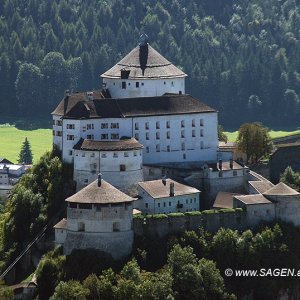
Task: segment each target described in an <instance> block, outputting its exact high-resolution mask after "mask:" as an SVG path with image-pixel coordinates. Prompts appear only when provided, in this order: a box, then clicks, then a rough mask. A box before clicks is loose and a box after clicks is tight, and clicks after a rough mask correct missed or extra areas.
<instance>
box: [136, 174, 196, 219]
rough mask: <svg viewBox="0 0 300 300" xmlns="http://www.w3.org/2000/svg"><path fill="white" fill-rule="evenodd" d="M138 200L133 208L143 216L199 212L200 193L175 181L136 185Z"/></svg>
mask: <svg viewBox="0 0 300 300" xmlns="http://www.w3.org/2000/svg"><path fill="white" fill-rule="evenodd" d="M138 191H139V199H138V200H137V201H136V202H135V203H134V207H135V208H136V209H138V210H140V211H141V212H143V213H144V214H168V213H176V212H188V211H199V210H200V191H199V190H197V189H196V188H193V187H191V186H188V185H184V184H181V183H179V182H176V181H175V180H171V179H165V178H163V179H162V180H152V181H144V182H139V183H138Z"/></svg>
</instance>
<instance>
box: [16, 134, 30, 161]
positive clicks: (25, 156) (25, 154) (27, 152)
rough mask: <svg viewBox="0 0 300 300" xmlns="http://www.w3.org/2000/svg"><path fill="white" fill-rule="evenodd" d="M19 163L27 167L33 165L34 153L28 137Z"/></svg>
mask: <svg viewBox="0 0 300 300" xmlns="http://www.w3.org/2000/svg"><path fill="white" fill-rule="evenodd" d="M18 162H19V163H20V164H25V165H31V164H32V152H31V147H30V144H29V141H28V140H27V137H26V138H25V141H24V143H23V145H22V148H21V151H20V154H19V160H18Z"/></svg>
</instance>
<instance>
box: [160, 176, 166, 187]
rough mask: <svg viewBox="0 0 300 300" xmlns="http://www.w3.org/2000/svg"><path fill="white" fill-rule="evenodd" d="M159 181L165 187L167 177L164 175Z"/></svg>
mask: <svg viewBox="0 0 300 300" xmlns="http://www.w3.org/2000/svg"><path fill="white" fill-rule="evenodd" d="M161 181H162V184H163V185H164V186H166V185H167V177H166V176H165V175H164V176H163V177H162V178H161Z"/></svg>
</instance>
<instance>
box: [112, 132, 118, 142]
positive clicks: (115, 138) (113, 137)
mask: <svg viewBox="0 0 300 300" xmlns="http://www.w3.org/2000/svg"><path fill="white" fill-rule="evenodd" d="M110 138H111V139H112V140H118V139H119V134H118V133H112V134H111V135H110Z"/></svg>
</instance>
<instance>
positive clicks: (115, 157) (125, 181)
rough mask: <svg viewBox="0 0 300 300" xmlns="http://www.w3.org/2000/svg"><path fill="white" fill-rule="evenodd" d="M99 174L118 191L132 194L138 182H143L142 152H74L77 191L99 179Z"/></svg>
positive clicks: (74, 176) (139, 150)
mask: <svg viewBox="0 0 300 300" xmlns="http://www.w3.org/2000/svg"><path fill="white" fill-rule="evenodd" d="M98 173H101V174H102V177H103V179H104V180H106V181H107V182H109V183H110V184H112V185H113V186H115V187H117V188H118V189H120V190H122V191H124V192H130V191H131V189H133V188H134V186H135V185H136V184H137V182H139V181H143V157H142V150H141V149H138V150H126V151H124V150H122V151H117V150H115V151H86V150H74V173H73V179H74V180H75V181H76V183H77V185H76V190H77V191H78V190H80V189H82V188H83V187H85V186H87V185H88V184H90V183H91V182H93V181H94V180H95V179H97V176H98Z"/></svg>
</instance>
